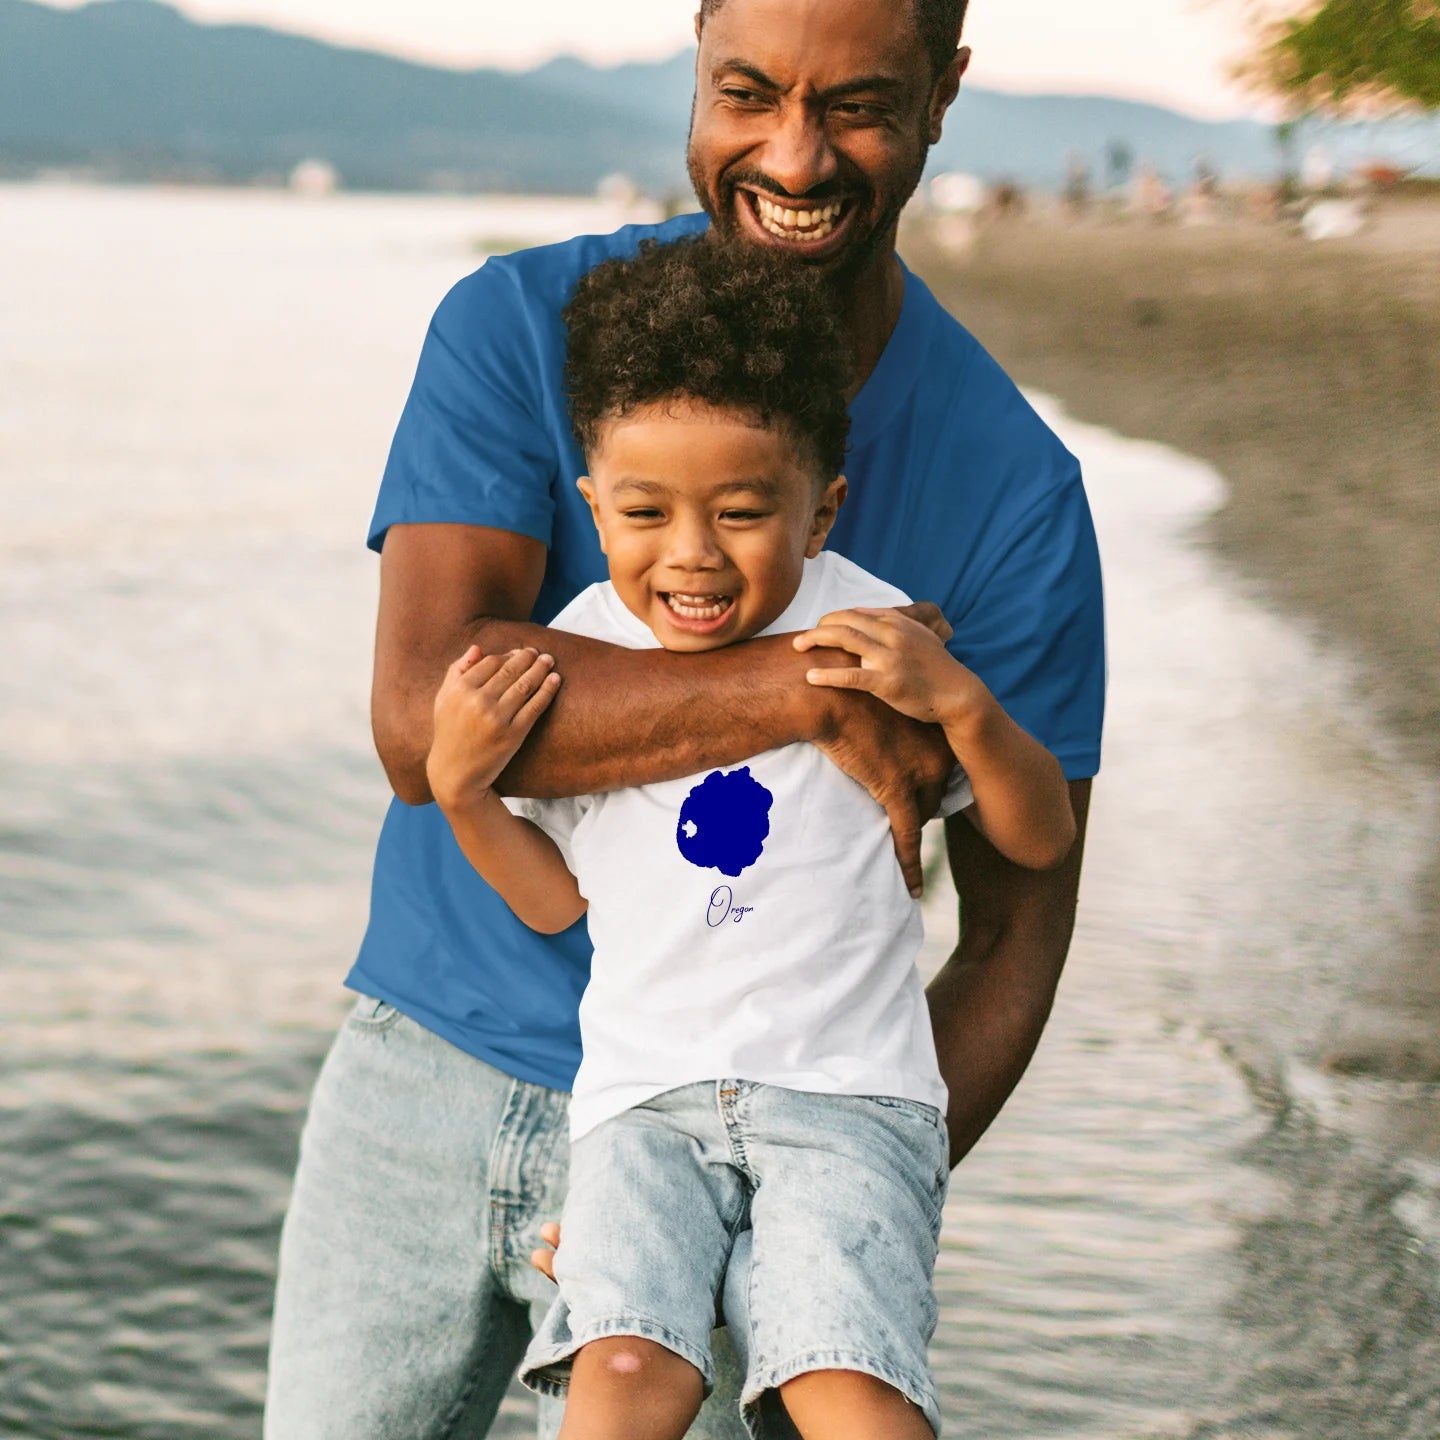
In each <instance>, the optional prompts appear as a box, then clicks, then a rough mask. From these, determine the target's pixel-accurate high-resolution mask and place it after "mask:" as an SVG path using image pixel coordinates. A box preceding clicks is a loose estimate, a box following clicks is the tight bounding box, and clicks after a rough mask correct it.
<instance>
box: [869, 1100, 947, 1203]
mask: <svg viewBox="0 0 1440 1440" xmlns="http://www.w3.org/2000/svg"><path fill="white" fill-rule="evenodd" d="M864 1099H865V1100H866V1102H867V1103H869V1104H871V1105H875V1106H878V1107H879V1108H880V1109H881V1110H889V1111H891V1112H893V1113H895V1114H897V1115H903V1116H904V1117H905V1119H906V1121H913V1122H914V1123H915V1124H916V1125H917V1126H923V1127H924V1129H925V1132H926V1133H925V1135H924V1136H923V1137H922V1136H920V1135H918V1134H917V1133H916V1132H915V1131H914V1130H911V1131H910V1132H909V1134H910V1135H911V1136H912V1137H913V1139H914V1141H915V1142H916V1144H917V1145H918V1150H917V1158H918V1156H921V1155H923V1156H924V1157H925V1159H926V1161H928V1162H929V1163H930V1164H932V1165H933V1176H932V1180H931V1186H930V1204H931V1207H932V1209H933V1210H934V1212H935V1215H936V1217H937V1219H938V1217H939V1215H940V1212H941V1210H942V1209H943V1208H944V1205H945V1195H946V1192H947V1191H948V1189H949V1186H950V1132H949V1130H948V1129H946V1126H945V1117H944V1116H943V1115H942V1114H941V1113H940V1112H939V1111H938V1110H937V1109H936V1108H935V1107H934V1106H933V1105H927V1104H925V1102H924V1101H923V1100H906V1099H905V1098H903V1097H902V1096H899V1095H866V1096H865V1097H864Z"/></svg>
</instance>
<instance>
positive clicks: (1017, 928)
mask: <svg viewBox="0 0 1440 1440" xmlns="http://www.w3.org/2000/svg"><path fill="white" fill-rule="evenodd" d="M1089 797H1090V782H1089V781H1077V782H1072V783H1071V786H1070V798H1071V804H1072V806H1073V808H1074V811H1075V822H1076V827H1077V830H1078V834H1077V836H1076V840H1075V845H1074V848H1073V850H1072V852H1071V854H1070V856H1069V857H1068V858H1067V859H1066V860H1065V862H1064V863H1063V864H1062V865H1061V866H1059V867H1058V868H1057V869H1055V870H1051V871H1046V872H1043V873H1042V872H1037V871H1033V870H1025V869H1022V868H1021V867H1020V866H1017V865H1012V864H1010V862H1008V861H1007V860H1005V859H1004V858H1003V857H1001V856H1000V855H998V854H996V852H995V851H994V849H993V848H992V847H991V846H989V845H988V844H987V843H986V842H985V840H984V839H983V838H982V837H981V836H979V835H973V834H971V833H969V832H968V822H965V821H963V820H959V819H956V820H952V821H951V822H950V826H951V827H952V828H950V830H949V840H950V846H949V849H950V863H951V869H952V871H953V872H954V875H955V881H956V886H957V888H958V890H959V892H960V895H961V897H962V899H961V938H960V944H959V945H958V946H957V947H956V949H955V952H954V954H953V955H952V956H951V957H950V959H949V960H948V961H947V962H946V964H945V966H944V968H943V969H942V970H941V971H940V973H939V974H938V975H937V976H936V977H935V979H934V980H933V981H931V983H930V986H929V989H928V990H927V992H926V995H927V999H928V1000H929V1002H930V1019H931V1025H932V1028H933V1029H934V1032H935V1047H936V1051H937V1053H938V1055H939V1060H940V1073H941V1074H942V1075H943V1076H944V1079H945V1084H946V1086H947V1087H948V1089H949V1092H950V1102H949V1113H948V1115H947V1121H948V1125H949V1130H950V1163H951V1164H952V1165H958V1164H959V1163H960V1161H961V1160H962V1159H964V1157H965V1156H966V1154H967V1153H968V1152H969V1151H970V1149H971V1148H972V1147H973V1146H974V1145H975V1142H976V1141H977V1140H979V1139H980V1137H981V1136H982V1135H983V1134H984V1133H985V1131H986V1130H987V1129H988V1128H989V1126H990V1123H991V1121H992V1120H994V1118H995V1117H996V1115H998V1114H999V1113H1000V1110H1001V1108H1002V1107H1003V1106H1004V1104H1005V1102H1006V1100H1008V1099H1009V1097H1010V1094H1011V1092H1012V1091H1013V1090H1014V1088H1015V1086H1016V1085H1018V1084H1019V1082H1020V1078H1021V1076H1022V1075H1024V1073H1025V1069H1026V1067H1027V1066H1028V1065H1029V1063H1030V1058H1031V1056H1032V1055H1033V1054H1034V1053H1035V1047H1036V1046H1037V1045H1038V1044H1039V1042H1040V1036H1041V1034H1042V1032H1043V1031H1044V1028H1045V1022H1046V1020H1047V1019H1048V1018H1049V1015H1050V1007H1051V1004H1052V1003H1053V1001H1054V998H1055V989H1056V986H1057V985H1058V984H1059V981H1060V972H1061V970H1062V969H1063V967H1064V964H1065V956H1066V953H1067V951H1068V950H1069V946H1070V935H1071V931H1072V928H1073V925H1074V916H1075V900H1076V896H1077V893H1078V888H1079V879H1080V862H1081V857H1082V853H1083V850H1084V843H1085V821H1086V817H1087V813H1088V808H1089Z"/></svg>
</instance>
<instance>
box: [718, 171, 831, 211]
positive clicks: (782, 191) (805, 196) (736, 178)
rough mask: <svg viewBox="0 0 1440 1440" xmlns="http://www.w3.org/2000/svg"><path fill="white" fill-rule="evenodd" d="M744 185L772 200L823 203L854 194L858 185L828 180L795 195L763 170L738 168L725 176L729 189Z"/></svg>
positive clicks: (736, 188)
mask: <svg viewBox="0 0 1440 1440" xmlns="http://www.w3.org/2000/svg"><path fill="white" fill-rule="evenodd" d="M742 187H743V188H744V189H746V190H755V191H758V192H760V193H761V194H763V195H766V196H767V197H769V198H770V199H772V200H780V201H786V202H789V201H799V200H808V201H811V202H814V201H816V200H818V201H820V202H821V204H823V203H824V202H825V201H827V200H843V199H845V198H846V197H847V196H853V195H854V194H855V193H856V187H855V186H853V185H844V184H842V183H840V182H838V181H834V180H827V181H826V182H825V183H824V184H823V185H815V186H812V187H811V188H810V189H809V190H806V191H803V192H802V193H801V194H799V195H793V194H791V192H790V191H788V190H787V189H786V188H785V187H784V186H783V185H779V184H777V183H776V182H775V181H774V180H772V179H771V178H770V177H769V176H768V175H766V174H765V173H764V171H762V170H736V171H734V172H733V173H731V174H728V175H726V176H725V188H726V189H727V190H730V191H734V190H738V189H741V188H742Z"/></svg>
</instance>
